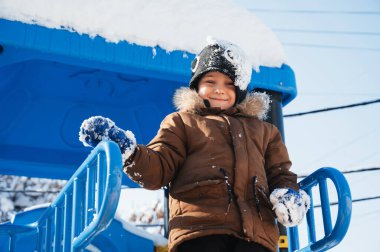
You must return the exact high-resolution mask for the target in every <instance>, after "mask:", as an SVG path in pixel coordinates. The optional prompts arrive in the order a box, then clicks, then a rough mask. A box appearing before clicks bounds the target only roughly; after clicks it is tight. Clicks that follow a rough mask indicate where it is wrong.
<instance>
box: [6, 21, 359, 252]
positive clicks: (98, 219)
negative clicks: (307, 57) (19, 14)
mask: <svg viewBox="0 0 380 252" xmlns="http://www.w3.org/2000/svg"><path fill="white" fill-rule="evenodd" d="M153 50H154V52H153ZM193 58H194V55H193V54H191V53H188V52H184V51H173V52H170V53H168V52H166V51H164V50H162V49H161V48H159V47H156V48H150V47H143V46H138V45H134V44H129V43H127V42H121V43H118V44H114V43H108V42H106V41H105V40H104V39H103V38H101V37H95V38H90V37H89V36H88V35H84V34H83V35H80V34H78V33H75V32H70V31H67V30H58V29H49V28H45V27H41V26H38V25H30V24H24V23H21V22H17V21H9V20H4V19H0V108H1V109H0V118H2V122H1V123H0V139H1V141H0V174H1V175H18V176H30V177H41V178H51V179H65V180H68V182H67V184H66V186H65V187H64V188H63V189H62V191H61V192H60V193H59V195H58V196H57V197H56V199H55V200H54V201H53V202H52V203H51V204H50V206H48V207H44V208H36V209H33V210H29V211H25V212H22V213H19V214H17V215H16V216H15V218H14V219H13V220H12V221H11V222H6V223H1V224H0V251H1V252H2V251H23V252H27V251H130V252H135V251H139V252H151V251H159V250H160V251H164V249H165V248H162V247H157V246H156V245H155V244H154V242H153V241H152V239H150V238H149V237H148V236H145V235H144V234H143V232H142V231H136V232H132V231H131V230H132V229H133V227H129V228H126V225H127V224H126V223H123V222H122V221H121V220H118V219H116V218H114V214H115V211H116V208H117V205H118V201H119V196H120V190H121V186H122V185H124V186H128V187H131V188H137V187H139V186H138V185H137V184H135V183H134V182H132V181H131V180H129V179H128V178H127V176H125V175H124V174H123V173H122V172H121V167H122V162H121V155H120V151H119V149H118V147H117V145H116V144H115V143H113V142H107V141H104V142H102V143H101V144H99V145H98V146H97V147H96V148H95V149H94V150H93V151H92V152H91V153H90V154H89V149H88V148H85V147H83V146H82V145H81V143H80V142H79V141H78V133H77V132H78V129H79V127H80V125H81V123H82V121H83V119H85V118H88V117H90V116H94V115H102V116H105V117H109V118H112V119H113V120H114V121H116V122H117V123H118V125H119V126H120V127H121V128H124V129H129V130H131V131H133V132H134V133H135V135H136V138H137V141H138V142H139V143H142V144H146V143H148V142H149V140H150V139H151V138H152V137H153V136H154V135H155V133H156V132H157V130H158V127H159V124H160V122H161V120H162V119H163V118H164V116H165V115H167V114H168V113H170V112H172V111H173V110H174V108H173V105H172V103H171V97H172V96H173V93H174V91H175V90H176V89H177V88H179V87H180V86H186V85H187V83H188V80H189V79H190V62H191V60H192V59H193ZM249 90H250V91H253V90H265V91H266V92H267V93H269V94H270V95H271V96H272V100H273V102H272V105H271V113H270V116H269V119H268V120H269V121H270V122H272V123H274V124H275V125H276V126H277V127H278V128H279V129H280V130H281V131H282V133H283V127H282V107H283V106H285V105H286V104H288V103H289V102H291V101H292V100H293V99H294V98H295V97H296V94H297V90H296V84H295V77H294V73H293V71H292V69H291V68H290V67H289V66H287V65H283V66H282V67H281V68H269V67H260V72H255V71H254V72H253V75H252V82H251V83H250V86H249ZM78 167H79V168H78ZM328 181H332V183H333V187H329V186H328V185H327V183H328ZM299 184H300V186H301V188H303V189H304V190H305V191H306V192H307V193H308V194H309V195H310V196H311V198H312V205H311V209H310V211H309V212H308V214H307V230H305V232H307V234H308V241H307V244H306V245H304V246H303V245H302V246H301V245H300V241H299V231H298V229H297V228H290V229H288V230H284V229H283V228H280V230H282V232H281V234H282V235H281V238H280V241H279V251H325V250H328V249H330V248H332V247H334V246H336V245H337V244H338V243H339V242H340V241H341V240H342V239H343V238H344V236H345V234H346V232H347V230H348V227H349V223H350V218H351V207H352V206H351V205H352V201H351V195H350V189H349V186H348V184H347V182H346V180H345V178H344V176H343V175H342V174H341V173H340V172H339V171H338V170H336V169H334V168H321V169H319V170H317V171H316V172H314V173H313V174H312V175H310V176H308V177H307V178H305V179H303V180H302V181H300V183H299ZM334 188H335V190H336V194H337V201H338V211H337V216H336V218H335V223H334V222H333V221H332V219H333V218H332V214H331V211H330V200H329V195H330V192H331V190H332V189H333V190H334ZM313 189H314V190H317V191H318V192H319V195H320V196H319V198H320V203H321V209H322V221H323V223H315V222H316V221H315V220H316V217H315V211H314V209H315V208H314V206H313V204H314V201H315V199H313V192H312V190H313ZM318 224H319V225H323V228H324V234H323V235H322V238H319V237H318V238H317V234H316V233H317V231H316V226H318ZM129 225H131V224H129Z"/></svg>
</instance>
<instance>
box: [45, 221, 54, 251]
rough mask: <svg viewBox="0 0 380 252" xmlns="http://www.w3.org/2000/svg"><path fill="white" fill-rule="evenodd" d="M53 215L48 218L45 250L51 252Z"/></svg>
mask: <svg viewBox="0 0 380 252" xmlns="http://www.w3.org/2000/svg"><path fill="white" fill-rule="evenodd" d="M51 232H52V217H51V216H49V217H48V218H47V219H46V236H45V246H44V247H45V251H46V252H50V251H51V245H52V235H51Z"/></svg>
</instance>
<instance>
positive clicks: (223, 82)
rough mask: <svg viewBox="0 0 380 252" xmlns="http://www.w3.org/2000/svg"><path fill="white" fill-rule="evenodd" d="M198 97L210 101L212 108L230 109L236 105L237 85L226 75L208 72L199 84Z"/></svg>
mask: <svg viewBox="0 0 380 252" xmlns="http://www.w3.org/2000/svg"><path fill="white" fill-rule="evenodd" d="M198 95H199V96H200V97H201V98H202V99H203V100H205V99H206V100H208V101H209V102H210V105H211V107H219V108H221V109H228V108H230V107H232V106H233V105H234V104H235V99H236V93H235V85H234V83H233V81H232V80H231V78H230V77H228V76H227V75H225V74H222V73H220V72H208V73H207V74H205V75H204V76H203V77H202V78H201V80H200V81H199V83H198Z"/></svg>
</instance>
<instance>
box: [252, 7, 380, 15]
mask: <svg viewBox="0 0 380 252" xmlns="http://www.w3.org/2000/svg"><path fill="white" fill-rule="evenodd" d="M248 10H249V11H252V12H273V13H298V14H334V15H335V14H344V15H380V12H379V11H339V10H338V11H334V10H274V9H252V8H250V9H248Z"/></svg>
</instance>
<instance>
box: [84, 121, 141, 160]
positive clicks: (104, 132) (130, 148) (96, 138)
mask: <svg viewBox="0 0 380 252" xmlns="http://www.w3.org/2000/svg"><path fill="white" fill-rule="evenodd" d="M102 140H112V141H114V142H116V143H117V144H118V145H119V147H120V151H121V154H122V157H123V163H124V161H125V160H126V159H128V158H129V157H130V155H132V153H133V152H134V151H135V149H136V146H137V144H136V138H135V135H134V134H133V133H132V132H131V131H129V130H127V131H125V130H122V129H120V128H119V127H117V126H116V125H115V123H114V122H113V121H112V120H110V119H108V118H105V117H102V116H93V117H90V118H88V119H86V120H84V121H83V123H82V125H81V126H80V130H79V141H81V142H82V143H83V145H84V146H88V147H95V146H96V145H97V144H98V143H99V142H101V141H102Z"/></svg>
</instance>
